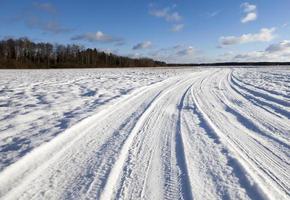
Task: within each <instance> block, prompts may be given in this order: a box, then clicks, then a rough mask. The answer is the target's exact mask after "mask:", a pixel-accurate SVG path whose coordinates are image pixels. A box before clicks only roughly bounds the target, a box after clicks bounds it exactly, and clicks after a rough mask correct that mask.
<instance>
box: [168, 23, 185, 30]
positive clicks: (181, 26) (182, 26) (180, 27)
mask: <svg viewBox="0 0 290 200" xmlns="http://www.w3.org/2000/svg"><path fill="white" fill-rule="evenodd" d="M183 28H184V24H175V25H174V26H173V27H172V29H171V31H172V32H179V31H182V29H183Z"/></svg>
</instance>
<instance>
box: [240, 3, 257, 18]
mask: <svg viewBox="0 0 290 200" xmlns="http://www.w3.org/2000/svg"><path fill="white" fill-rule="evenodd" d="M241 7H242V8H243V12H244V13H245V16H244V17H243V18H242V19H241V22H242V23H248V22H251V21H255V20H256V19H257V18H258V14H257V6H256V5H254V4H250V3H248V2H246V3H243V4H241Z"/></svg>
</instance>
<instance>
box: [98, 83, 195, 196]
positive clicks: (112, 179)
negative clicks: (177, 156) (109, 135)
mask: <svg viewBox="0 0 290 200" xmlns="http://www.w3.org/2000/svg"><path fill="white" fill-rule="evenodd" d="M187 82H188V80H186V81H183V82H181V83H177V84H176V85H175V86H173V87H171V88H169V89H168V90H166V91H163V92H162V93H161V94H160V96H158V97H157V99H156V100H155V101H153V102H152V104H150V106H149V107H148V108H147V109H146V111H145V112H144V113H143V114H142V116H141V117H140V118H139V119H138V121H137V123H136V125H135V126H134V128H133V130H132V132H131V133H130V135H129V137H128V139H127V140H126V142H125V144H124V146H123V148H122V150H121V152H120V155H119V158H118V160H117V161H116V162H115V164H114V166H113V168H112V171H111V172H110V175H109V177H108V180H107V182H106V185H105V188H104V190H103V193H102V194H101V197H100V199H101V200H107V199H113V197H114V195H115V189H116V188H115V187H116V185H117V182H118V179H119V177H120V174H121V172H122V170H123V167H124V164H125V161H126V158H127V157H128V152H129V149H130V147H131V145H132V143H133V140H134V137H136V135H137V134H138V133H139V132H140V130H141V129H142V127H143V126H144V123H145V122H146V119H147V118H148V116H149V115H150V113H152V112H153V111H154V109H155V107H156V106H157V105H158V103H159V102H160V101H161V100H162V98H164V97H166V95H168V94H169V93H171V92H172V91H174V90H176V89H177V88H178V87H179V86H180V85H182V84H184V83H187ZM182 100H183V98H182ZM177 131H179V130H178V127H177ZM177 139H178V144H177V146H176V148H178V145H182V144H181V143H180V142H181V141H180V139H181V138H180V137H178V138H177ZM181 148H182V147H181ZM181 150H182V149H181ZM179 153H181V152H179ZM181 156H182V155H181ZM184 159H185V158H184V157H183V158H181V160H179V162H182V164H181V166H182V167H181V169H182V170H186V169H185V168H184V165H185V160H184ZM185 173H186V172H185ZM182 179H183V178H182ZM187 181H188V179H187ZM186 184H188V183H186ZM182 190H183V192H186V193H188V192H190V190H189V189H188V186H187V189H186V190H184V188H182ZM183 194H184V193H183ZM187 197H190V193H189V194H188V196H187Z"/></svg>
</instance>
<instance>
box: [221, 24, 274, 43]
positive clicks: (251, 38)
mask: <svg viewBox="0 0 290 200" xmlns="http://www.w3.org/2000/svg"><path fill="white" fill-rule="evenodd" d="M275 30H276V29H275V28H262V29H261V30H260V32H259V33H254V34H253V33H248V34H243V35H241V36H226V37H225V36H222V37H220V39H219V44H220V46H229V45H236V44H244V43H250V42H268V41H271V40H272V39H273V38H274V37H275V35H274V32H275Z"/></svg>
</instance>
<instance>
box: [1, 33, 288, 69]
mask: <svg viewBox="0 0 290 200" xmlns="http://www.w3.org/2000/svg"><path fill="white" fill-rule="evenodd" d="M273 65H287V66H289V67H290V62H224V63H189V64H182V63H170V64H167V63H165V62H161V61H155V60H153V59H150V58H138V59H133V58H129V57H125V56H118V55H115V54H112V53H105V52H103V51H99V50H97V49H96V48H94V49H91V48H84V47H83V46H80V45H75V44H72V45H61V44H50V43H45V42H39V43H35V42H32V41H31V40H29V39H27V38H19V39H6V40H0V69H34V68H35V69H50V68H101V67H162V66H168V67H178V66H179V67H192V66H194V67H202V66H208V67H210V66H212V67H214V66H218V67H219V66H220V67H222V66H224V67H227V66H230V67H239V66H246V67H251V66H273Z"/></svg>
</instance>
